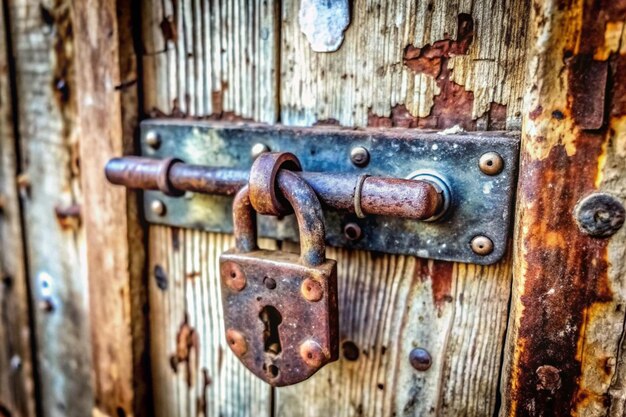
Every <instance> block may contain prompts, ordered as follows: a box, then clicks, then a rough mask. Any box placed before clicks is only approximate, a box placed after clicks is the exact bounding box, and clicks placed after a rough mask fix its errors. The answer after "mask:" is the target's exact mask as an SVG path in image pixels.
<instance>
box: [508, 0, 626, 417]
mask: <svg viewBox="0 0 626 417" xmlns="http://www.w3.org/2000/svg"><path fill="white" fill-rule="evenodd" d="M531 10H532V13H531V16H530V25H529V27H530V30H529V32H530V35H529V36H530V39H531V42H530V45H529V56H528V67H527V74H528V90H527V92H526V96H525V103H524V128H523V141H522V163H521V167H520V171H521V174H520V183H519V192H518V207H517V213H518V222H517V226H516V234H515V235H516V237H515V239H516V245H515V265H514V282H513V297H512V302H511V318H510V324H509V333H508V340H507V350H506V357H505V363H506V367H505V372H504V378H503V385H502V391H503V407H502V412H501V415H516V416H544V415H551V416H560V415H563V416H565V415H567V416H569V415H580V416H604V415H607V413H608V414H609V415H613V416H623V415H624V398H625V396H626V390H625V388H626V387H625V386H624V369H626V367H625V365H624V356H623V343H622V341H623V337H624V319H625V309H624V306H625V305H626V287H625V285H626V283H625V281H624V268H625V266H626V263H625V259H626V258H625V257H624V253H625V248H626V245H625V244H624V242H625V241H626V229H624V228H622V230H620V231H619V232H618V233H617V234H615V235H614V236H612V237H611V238H610V239H602V238H592V237H590V236H588V235H586V234H584V233H582V232H581V231H580V230H579V228H578V226H577V224H576V221H575V219H574V215H573V211H574V207H575V205H576V204H577V202H578V201H579V200H580V199H581V198H583V197H585V196H587V195H588V194H590V193H593V192H595V191H598V190H599V191H605V192H609V193H611V194H613V195H614V196H615V197H617V198H618V199H619V200H621V201H622V203H623V202H624V201H625V199H626V175H625V173H626V159H625V158H624V156H625V155H626V145H625V144H626V123H625V121H626V104H625V101H624V97H626V95H625V92H626V47H625V46H624V45H626V42H625V40H626V38H625V32H624V25H625V24H626V3H624V2H623V1H616V2H592V1H584V2H583V1H581V2H570V3H563V2H559V1H556V0H550V1H533V4H532V7H531ZM606 80H608V82H607V81H606Z"/></svg>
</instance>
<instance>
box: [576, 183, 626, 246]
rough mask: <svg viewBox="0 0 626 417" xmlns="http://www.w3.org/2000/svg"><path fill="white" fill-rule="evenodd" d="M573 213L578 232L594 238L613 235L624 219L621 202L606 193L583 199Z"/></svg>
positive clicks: (625, 214)
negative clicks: (580, 231)
mask: <svg viewBox="0 0 626 417" xmlns="http://www.w3.org/2000/svg"><path fill="white" fill-rule="evenodd" d="M574 213H575V217H576V222H577V223H578V227H579V228H580V230H582V231H583V232H584V233H586V234H588V235H590V236H594V237H608V236H611V235H613V234H614V233H615V232H617V231H618V230H619V229H620V228H621V227H622V226H623V225H624V219H625V218H626V211H625V210H624V205H623V204H622V202H621V201H620V200H618V199H617V198H615V197H614V196H613V195H611V194H607V193H594V194H591V195H589V196H587V197H585V198H583V199H582V200H581V201H580V202H579V203H578V204H577V205H576V208H575V209H574Z"/></svg>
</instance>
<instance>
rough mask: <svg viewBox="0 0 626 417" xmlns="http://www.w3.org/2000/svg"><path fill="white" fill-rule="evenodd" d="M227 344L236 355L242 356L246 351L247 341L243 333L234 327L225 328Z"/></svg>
mask: <svg viewBox="0 0 626 417" xmlns="http://www.w3.org/2000/svg"><path fill="white" fill-rule="evenodd" d="M226 341H227V342H228V346H230V349H231V350H232V351H233V352H234V353H235V355H237V356H242V355H244V354H245V353H246V352H247V351H248V342H246V338H245V337H244V336H243V334H242V333H241V332H239V331H237V330H235V329H228V330H226Z"/></svg>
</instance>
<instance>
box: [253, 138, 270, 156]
mask: <svg viewBox="0 0 626 417" xmlns="http://www.w3.org/2000/svg"><path fill="white" fill-rule="evenodd" d="M269 151H270V147H269V146H267V145H266V144H264V143H261V142H259V143H255V144H254V145H252V148H251V149H250V156H251V157H252V159H253V160H254V159H257V158H258V157H259V155H261V154H262V153H265V152H269Z"/></svg>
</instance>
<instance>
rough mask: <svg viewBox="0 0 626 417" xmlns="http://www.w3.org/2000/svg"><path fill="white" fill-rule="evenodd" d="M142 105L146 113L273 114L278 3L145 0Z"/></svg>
mask: <svg viewBox="0 0 626 417" xmlns="http://www.w3.org/2000/svg"><path fill="white" fill-rule="evenodd" d="M143 26H144V27H143V33H144V36H143V43H144V56H143V64H144V77H145V80H146V81H145V85H146V88H145V94H144V96H145V100H144V102H145V109H146V112H148V113H150V114H151V115H152V116H164V115H171V116H175V117H186V116H189V117H203V116H212V117H218V118H233V117H235V118H244V119H253V120H256V121H260V122H267V123H273V122H275V121H276V120H277V115H278V89H277V83H278V68H277V67H278V52H277V51H278V41H279V34H278V2H275V1H261V0H255V1H246V0H222V1H214V2H208V3H207V2H202V1H199V0H180V1H171V0H167V1H155V0H144V1H143Z"/></svg>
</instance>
